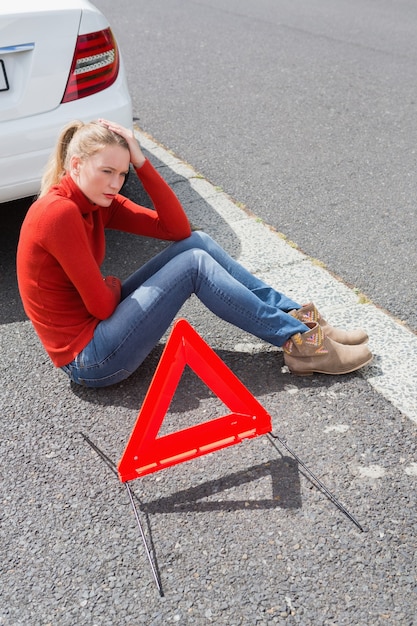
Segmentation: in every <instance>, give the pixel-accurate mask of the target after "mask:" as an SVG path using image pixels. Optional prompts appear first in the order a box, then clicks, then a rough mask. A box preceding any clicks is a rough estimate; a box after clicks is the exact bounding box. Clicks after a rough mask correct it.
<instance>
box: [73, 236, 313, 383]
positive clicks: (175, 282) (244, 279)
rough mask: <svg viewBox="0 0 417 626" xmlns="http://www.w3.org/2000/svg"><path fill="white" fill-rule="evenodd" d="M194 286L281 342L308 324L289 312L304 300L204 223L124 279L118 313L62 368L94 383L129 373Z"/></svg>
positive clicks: (226, 314) (216, 306)
mask: <svg viewBox="0 0 417 626" xmlns="http://www.w3.org/2000/svg"><path fill="white" fill-rule="evenodd" d="M193 293H194V294H196V296H197V297H198V298H199V299H200V300H201V302H203V304H204V305H205V306H206V307H207V308H208V309H210V311H212V312H213V313H215V314H216V315H217V316H218V317H220V318H221V319H223V320H225V321H227V322H230V323H231V324H233V325H234V326H237V327H238V328H241V329H243V330H245V331H247V332H248V333H251V334H252V335H255V336H256V337H259V338H260V339H263V340H265V341H267V342H269V343H270V344H272V345H274V346H282V345H283V344H284V343H285V341H286V340H287V339H288V338H289V337H291V336H292V335H294V334H295V333H298V332H301V333H303V332H306V331H307V330H308V327H307V326H305V325H304V324H303V323H302V322H300V321H298V320H297V319H296V318H294V317H293V316H292V315H288V311H291V310H293V309H298V308H300V305H299V304H297V303H296V302H293V301H292V300H290V299H289V298H287V297H286V296H284V295H283V294H282V293H279V292H278V291H276V290H275V289H272V287H269V286H268V285H266V284H265V283H263V282H262V281H261V280H259V279H258V278H256V277H255V276H253V275H252V274H251V273H250V272H248V271H247V270H246V269H245V268H244V267H242V265H240V264H239V263H238V262H237V261H235V260H234V259H232V258H231V257H230V256H229V255H228V254H227V253H226V252H225V251H224V250H223V248H221V247H220V246H219V245H218V244H217V243H216V242H215V241H214V240H213V239H211V237H209V236H208V235H206V234H205V233H203V232H200V231H197V232H194V233H193V234H192V235H191V236H190V237H188V238H187V239H183V240H182V241H177V242H175V243H173V244H171V245H170V246H168V247H167V248H166V249H165V250H163V251H162V252H160V253H159V254H158V255H156V256H155V257H154V258H153V259H151V260H150V261H148V262H147V263H146V264H145V265H143V266H142V267H141V268H140V269H138V270H137V271H136V272H135V273H134V274H132V275H131V276H130V277H129V278H128V279H127V280H126V281H125V282H124V283H123V285H122V297H121V302H120V304H119V305H118V306H117V308H116V309H115V311H114V313H113V314H112V315H111V316H110V317H109V318H108V319H106V320H103V321H101V322H100V323H99V324H98V326H97V327H96V329H95V332H94V336H93V338H92V340H91V341H90V342H89V343H88V345H87V346H86V347H85V348H84V349H83V350H82V352H80V354H78V355H77V357H76V358H75V359H74V360H73V361H72V362H71V363H69V364H68V365H65V366H64V367H63V368H62V369H63V370H64V372H65V373H66V374H68V376H69V377H70V378H71V380H73V381H74V382H75V383H78V384H81V385H86V386H87V387H106V386H108V385H112V384H114V383H118V382H120V381H122V380H124V379H125V378H127V377H128V376H130V375H131V374H132V373H133V372H134V371H135V370H136V369H137V368H138V367H139V366H140V364H141V363H142V362H143V361H144V359H145V358H146V357H147V355H148V354H149V353H150V351H151V350H152V348H153V347H154V346H155V345H156V344H157V343H158V341H159V340H160V338H161V337H162V336H163V334H164V333H165V331H166V330H167V329H168V327H169V325H170V324H171V322H172V320H173V319H174V317H175V316H176V314H177V313H178V311H179V310H180V308H181V306H182V305H183V304H184V302H185V301H186V300H187V299H188V298H189V297H190V296H191V294H193Z"/></svg>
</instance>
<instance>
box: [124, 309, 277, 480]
mask: <svg viewBox="0 0 417 626" xmlns="http://www.w3.org/2000/svg"><path fill="white" fill-rule="evenodd" d="M186 365H188V366H189V367H190V368H191V369H192V370H193V371H194V372H195V374H197V375H198V376H199V377H200V378H201V380H202V381H203V382H204V383H205V384H206V385H207V386H208V387H209V388H210V389H211V390H212V391H213V392H214V393H215V394H216V395H217V396H218V397H219V399H220V400H221V401H222V402H223V403H224V404H225V405H226V406H227V407H228V408H229V409H230V411H231V413H230V414H229V415H224V416H223V417H219V418H217V419H214V420H211V421H208V422H203V423H201V424H196V425H195V426H191V427H190V428H185V429H182V430H179V431H177V432H174V433H170V434H168V435H164V436H162V437H157V435H158V432H159V429H160V427H161V424H162V422H163V420H164V417H165V415H166V412H167V410H168V408H169V405H170V403H171V400H172V398H173V396H174V393H175V390H176V389H177V386H178V383H179V381H180V379H181V376H182V373H183V371H184V368H185V366H186ZM271 430H272V428H271V417H270V415H269V414H268V413H267V412H266V410H265V409H264V408H263V407H262V405H261V404H259V402H258V401H257V400H256V399H255V398H254V396H253V395H252V394H251V393H250V391H249V390H248V389H247V388H246V387H245V386H244V385H243V383H242V382H241V381H240V380H239V379H238V378H237V377H236V376H235V374H233V372H232V371H231V370H230V369H229V368H228V367H227V365H226V364H225V363H224V362H223V361H222V360H221V359H220V357H219V356H217V354H216V353H215V352H214V351H213V350H212V349H211V348H210V346H208V345H207V343H206V342H205V341H204V340H203V339H202V338H201V337H200V335H199V334H198V333H197V332H196V331H195V330H194V329H193V328H192V326H190V324H189V323H188V322H187V321H186V320H184V319H180V320H178V321H177V322H176V323H175V324H174V327H173V329H172V331H171V334H170V336H169V338H168V341H167V343H166V346H165V349H164V351H163V353H162V356H161V359H160V361H159V364H158V367H157V368H156V371H155V374H154V377H153V379H152V381H151V384H150V386H149V389H148V392H147V394H146V396H145V400H144V402H143V405H142V407H141V409H140V411H139V415H138V417H137V420H136V423H135V426H134V428H133V431H132V433H131V435H130V438H129V441H128V443H127V446H126V448H125V451H124V452H123V455H122V458H121V459H120V461H119V465H118V471H119V477H120V480H121V481H122V482H126V481H128V480H133V479H135V478H138V477H139V476H144V475H145V474H151V473H152V472H157V471H158V470H161V469H164V468H166V467H169V466H171V465H175V464H177V463H182V462H183V461H188V460H190V459H193V458H196V457H198V456H202V455H204V454H208V453H209V452H214V451H215V450H220V449H221V448H225V447H227V446H232V445H234V444H236V443H240V442H241V441H242V440H243V439H249V438H252V437H257V436H258V435H264V434H266V433H269V432H271Z"/></svg>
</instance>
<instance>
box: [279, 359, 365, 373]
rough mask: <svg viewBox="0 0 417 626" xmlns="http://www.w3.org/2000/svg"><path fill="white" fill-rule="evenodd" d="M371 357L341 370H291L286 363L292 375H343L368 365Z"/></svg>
mask: <svg viewBox="0 0 417 626" xmlns="http://www.w3.org/2000/svg"><path fill="white" fill-rule="evenodd" d="M372 359H373V356H371V357H370V358H369V359H368V360H367V361H365V362H364V363H361V364H360V365H357V366H356V367H352V368H351V369H348V370H343V372H327V371H325V370H316V369H315V370H293V369H291V368H290V367H289V366H288V365H287V367H288V369H289V370H290V372H291V374H294V376H312V375H313V374H327V375H328V376H343V374H350V373H351V372H356V371H357V370H359V369H360V368H361V367H364V366H365V365H368V364H369V363H370V362H371V361H372Z"/></svg>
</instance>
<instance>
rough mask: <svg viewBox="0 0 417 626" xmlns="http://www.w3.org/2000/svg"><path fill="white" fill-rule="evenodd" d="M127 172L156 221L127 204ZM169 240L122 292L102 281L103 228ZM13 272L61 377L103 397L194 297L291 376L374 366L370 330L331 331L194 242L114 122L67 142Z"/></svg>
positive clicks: (30, 219) (313, 314) (81, 128)
mask: <svg viewBox="0 0 417 626" xmlns="http://www.w3.org/2000/svg"><path fill="white" fill-rule="evenodd" d="M130 164H131V165H132V166H133V168H134V170H135V171H136V174H137V176H138V177H139V179H140V180H141V182H142V184H143V186H144V188H145V190H146V191H147V193H148V194H149V196H150V198H151V200H152V202H153V205H154V209H155V210H151V209H148V208H145V207H142V206H139V205H137V204H135V203H134V202H132V201H131V200H129V199H128V198H125V197H123V196H122V195H121V194H119V191H120V189H121V187H122V185H123V183H124V181H125V178H126V176H127V174H128V171H129V167H130ZM105 228H112V229H118V230H122V231H126V232H129V233H135V234H137V235H143V236H146V237H155V238H159V239H164V240H168V241H173V242H175V243H172V244H171V245H170V246H168V247H167V248H166V249H165V250H164V251H162V252H161V253H160V254H158V255H157V256H156V257H154V258H153V259H151V260H150V261H149V262H148V263H146V264H145V265H144V266H143V267H140V268H139V269H138V270H137V271H136V272H135V273H134V274H133V275H132V276H130V277H129V278H128V279H127V280H126V281H124V282H123V283H121V282H120V280H119V279H118V278H116V277H114V276H106V277H104V278H103V276H102V274H101V272H100V265H101V264H102V262H103V260H104V256H105V235H104V229H105ZM17 272H18V282H19V290H20V294H21V297H22V300H23V304H24V307H25V311H26V313H27V315H28V317H29V318H30V320H31V321H32V323H33V326H34V328H35V330H36V332H37V333H38V335H39V338H40V340H41V342H42V343H43V345H44V347H45V349H46V351H47V352H48V354H49V356H50V358H51V360H52V362H53V363H54V365H55V366H56V367H60V368H62V370H63V371H64V372H65V373H66V374H67V375H68V376H69V377H70V379H71V380H72V381H74V382H75V383H78V384H82V385H86V386H88V387H104V386H107V385H111V384H114V383H117V382H119V381H121V380H123V379H125V378H127V377H128V376H129V375H130V374H132V373H133V372H134V371H135V370H136V369H137V368H138V367H139V365H140V364H141V363H142V362H143V360H144V359H145V358H146V356H147V355H148V354H149V352H150V351H151V350H152V348H153V347H154V346H155V345H156V344H157V342H158V341H159V339H160V338H161V337H162V335H163V334H164V333H165V331H166V330H167V328H168V327H169V325H170V323H171V322H172V320H173V319H174V317H175V315H176V314H177V312H178V311H179V309H180V308H181V306H182V305H183V303H184V302H185V301H186V300H187V298H189V296H190V295H191V294H193V293H195V294H196V295H197V297H198V298H199V299H200V300H201V301H202V302H203V303H204V304H205V305H206V306H207V307H208V308H209V309H210V310H211V311H212V312H213V313H215V314H216V315H218V316H219V317H220V318H222V319H223V320H226V321H228V322H230V323H231V324H234V325H235V326H237V327H239V328H241V329H243V330H245V331H247V332H249V333H252V334H253V335H255V336H256V337H259V338H261V339H263V340H265V341H267V342H269V343H271V344H272V345H275V346H283V348H284V358H285V362H286V364H287V365H288V367H289V369H290V370H291V371H292V372H293V373H295V374H301V375H310V374H312V373H313V372H322V373H326V374H344V373H347V372H352V371H354V370H356V369H358V368H360V367H362V366H363V365H365V364H366V363H368V362H369V361H370V360H371V358H372V356H371V353H370V351H369V349H368V347H367V346H366V345H365V343H366V340H367V335H366V333H364V332H363V331H360V330H358V331H350V332H346V331H342V330H339V329H336V328H332V327H331V326H329V325H328V324H327V323H326V322H325V321H324V320H323V319H322V318H321V317H320V315H319V313H318V312H317V310H316V309H315V307H314V306H313V305H312V304H310V305H307V306H305V307H301V306H300V305H299V304H297V303H296V302H293V301H292V300H290V299H289V298H287V297H286V296H285V295H283V294H281V293H279V292H277V291H276V290H274V289H272V288H271V287H269V286H268V285H266V284H265V283H263V282H261V281H260V280H258V279H257V278H255V277H254V276H253V275H252V274H250V273H249V272H248V271H247V270H245V269H244V268H243V267H242V266H241V265H240V264H238V263H237V262H236V261H235V260H233V259H232V258H231V257H230V256H229V255H228V254H227V253H226V252H225V251H224V250H223V249H222V248H221V247H220V246H219V245H217V244H216V243H215V242H214V241H213V240H212V239H211V238H210V237H209V236H208V235H206V234H204V233H202V232H194V233H192V232H191V229H190V225H189V222H188V219H187V216H186V214H185V212H184V210H183V208H182V206H181V204H180V203H179V201H178V199H177V198H176V196H175V194H174V193H173V191H172V190H171V189H170V187H169V186H168V185H167V183H166V182H165V181H164V180H163V179H162V178H161V176H160V175H159V174H158V173H157V172H156V170H155V169H154V168H153V166H152V165H151V163H150V162H149V161H148V160H147V159H146V158H145V156H144V155H143V153H142V151H141V149H140V146H139V144H138V142H137V141H136V139H135V136H134V134H133V133H132V131H131V130H129V129H126V128H123V127H121V126H118V125H117V124H114V123H112V122H109V121H106V120H99V121H97V122H91V123H88V124H83V123H82V122H73V123H71V124H69V125H68V126H67V127H66V128H65V129H64V130H63V131H62V133H61V136H60V138H59V141H58V144H57V147H56V151H55V153H54V154H53V155H52V157H51V159H50V162H49V165H48V168H47V170H46V172H45V175H44V177H43V181H42V187H41V193H40V196H39V198H38V199H37V200H36V201H35V202H34V204H33V205H32V206H31V208H30V209H29V211H28V213H27V216H26V218H25V220H24V223H23V225H22V230H21V235H20V240H19V245H18V252H17Z"/></svg>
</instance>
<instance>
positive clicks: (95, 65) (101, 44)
mask: <svg viewBox="0 0 417 626" xmlns="http://www.w3.org/2000/svg"><path fill="white" fill-rule="evenodd" d="M118 72H119V51H118V49H117V44H116V41H115V39H114V37H113V33H112V32H111V30H110V28H106V30H100V31H98V32H96V33H89V34H88V35H79V37H78V39H77V45H76V47H75V53H74V58H73V60H72V66H71V71H70V75H69V78H68V83H67V86H66V89H65V93H64V97H63V98H62V102H71V101H72V100H78V98H85V97H86V96H91V95H92V94H94V93H97V92H98V91H102V90H103V89H106V88H107V87H110V85H112V84H113V83H114V81H115V80H116V78H117V74H118Z"/></svg>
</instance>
